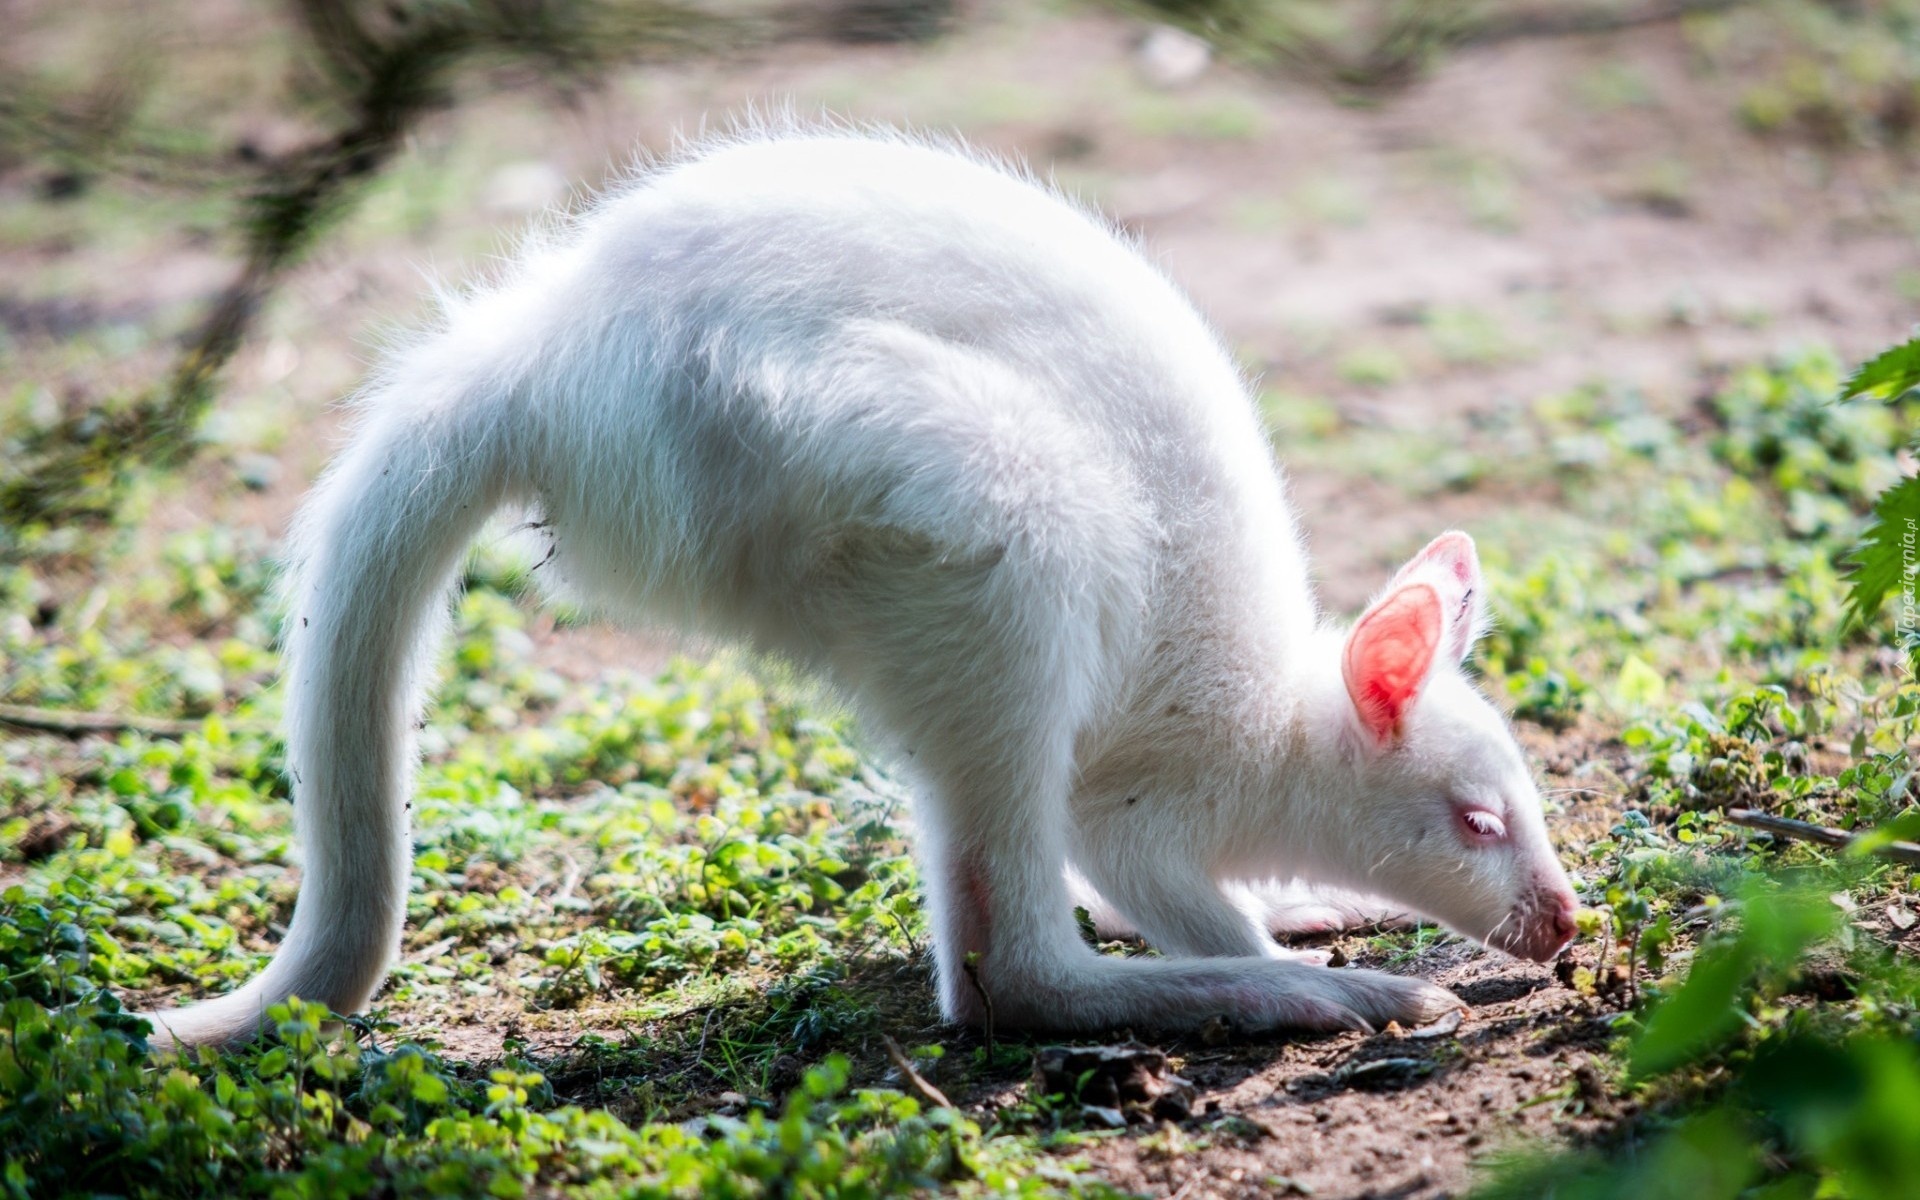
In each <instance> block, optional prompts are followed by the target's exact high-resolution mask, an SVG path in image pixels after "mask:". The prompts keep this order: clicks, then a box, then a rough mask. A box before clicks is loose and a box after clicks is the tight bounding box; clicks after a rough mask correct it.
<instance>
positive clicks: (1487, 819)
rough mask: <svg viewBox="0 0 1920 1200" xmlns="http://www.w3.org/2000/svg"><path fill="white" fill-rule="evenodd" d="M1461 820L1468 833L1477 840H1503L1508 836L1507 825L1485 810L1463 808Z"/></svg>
mask: <svg viewBox="0 0 1920 1200" xmlns="http://www.w3.org/2000/svg"><path fill="white" fill-rule="evenodd" d="M1460 820H1461V822H1462V823H1463V824H1465V825H1466V827H1467V832H1468V833H1471V834H1472V835H1473V836H1475V837H1477V838H1488V839H1493V838H1503V837H1505V836H1507V823H1506V822H1505V821H1502V820H1501V819H1500V818H1499V817H1496V816H1494V815H1493V814H1492V813H1490V812H1488V811H1487V810H1486V809H1484V808H1463V809H1461V810H1460Z"/></svg>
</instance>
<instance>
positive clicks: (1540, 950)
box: [1526, 891, 1580, 962]
mask: <svg viewBox="0 0 1920 1200" xmlns="http://www.w3.org/2000/svg"><path fill="white" fill-rule="evenodd" d="M1541 910H1542V911H1541V914H1540V924H1539V925H1538V927H1537V928H1536V930H1535V933H1534V936H1533V937H1531V938H1529V939H1527V940H1528V943H1529V944H1528V945H1527V947H1526V955H1527V957H1528V958H1531V959H1533V960H1534V961H1535V962H1549V961H1551V960H1552V959H1553V958H1554V957H1555V956H1557V955H1558V954H1559V953H1560V952H1561V951H1562V950H1565V949H1566V948H1567V943H1569V942H1571V941H1573V935H1574V934H1576V933H1578V932H1579V929H1580V927H1579V926H1578V925H1577V924H1576V923H1575V922H1574V915H1575V914H1576V913H1578V912H1579V911H1580V902H1579V901H1578V900H1576V899H1574V897H1573V893H1572V892H1565V891H1563V892H1559V893H1557V894H1550V895H1548V896H1546V897H1543V903H1542V904H1541Z"/></svg>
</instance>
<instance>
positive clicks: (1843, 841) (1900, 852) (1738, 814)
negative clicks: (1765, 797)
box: [1726, 808, 1920, 866]
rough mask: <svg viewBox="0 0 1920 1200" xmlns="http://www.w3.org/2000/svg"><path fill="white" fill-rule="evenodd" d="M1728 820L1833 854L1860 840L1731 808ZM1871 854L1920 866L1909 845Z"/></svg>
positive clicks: (1919, 851)
mask: <svg viewBox="0 0 1920 1200" xmlns="http://www.w3.org/2000/svg"><path fill="white" fill-rule="evenodd" d="M1726 816H1727V820H1729V821H1732V822H1733V823H1734V824H1735V825H1745V826H1746V827H1747V828H1749V829H1759V830H1763V831H1765V832H1767V833H1771V834H1773V835H1774V836H1776V837H1783V838H1793V839H1795V840H1797V841H1802V842H1818V843H1819V844H1820V845H1822V846H1832V847H1833V848H1834V849H1836V850H1845V849H1846V848H1847V847H1849V846H1851V845H1853V843H1854V842H1856V841H1858V840H1859V835H1858V834H1852V833H1848V832H1846V831H1845V830H1841V829H1828V828H1827V827H1826V826H1824V825H1814V824H1811V823H1809V822H1806V821H1795V820H1793V819H1792V818H1790V817H1776V816H1771V815H1769V814H1767V813H1763V812H1755V811H1754V810H1753V809H1750V808H1730V809H1728V810H1727V814H1726ZM1873 853H1875V854H1879V855H1882V856H1884V857H1886V858H1891V859H1893V860H1894V861H1896V862H1903V863H1906V864H1907V865H1909V866H1920V846H1916V845H1914V844H1913V843H1912V842H1888V843H1887V844H1886V845H1884V846H1875V847H1874V848H1873Z"/></svg>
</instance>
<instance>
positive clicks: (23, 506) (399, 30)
mask: <svg viewBox="0 0 1920 1200" xmlns="http://www.w3.org/2000/svg"><path fill="white" fill-rule="evenodd" d="M947 7H948V6H947V5H946V4H945V3H930V2H928V0H916V2H909V0H892V2H890V3H887V2H869V3H857V4H839V5H832V4H829V5H821V6H815V7H812V8H809V7H807V6H804V5H803V6H798V7H795V6H789V5H782V4H777V3H771V2H769V3H764V4H751V3H747V4H703V3H701V2H700V0H688V2H684V3H683V2H681V0H565V2H563V3H550V2H548V0H292V3H291V4H290V9H291V13H292V16H293V18H294V21H295V27H296V30H297V32H298V35H299V38H300V50H299V52H298V53H297V54H296V56H295V62H294V67H293V70H294V72H295V75H296V79H295V80H294V81H290V83H289V85H288V87H287V88H286V89H285V90H286V92H287V94H288V95H289V96H290V97H300V98H301V100H300V101H299V103H298V104H297V105H295V106H294V107H295V108H297V110H298V111H299V112H300V113H301V114H302V115H303V116H304V117H305V118H306V119H307V120H310V121H312V122H314V123H315V124H317V125H318V126H319V128H320V132H318V133H317V134H315V135H314V136H312V137H311V138H310V139H308V140H305V141H303V142H301V143H300V144H298V145H296V146H294V147H292V148H290V149H287V150H284V151H280V152H276V153H270V154H263V153H261V152H260V151H258V150H257V149H254V148H252V147H251V146H247V147H243V148H242V149H241V150H240V151H238V152H236V153H235V154H233V155H230V156H223V155H216V154H210V153H208V152H206V151H204V150H203V149H201V148H200V147H199V146H198V145H197V144H196V142H195V140H194V139H193V138H192V137H190V136H185V135H183V133H182V132H181V131H178V130H166V129H160V130H151V129H147V128H145V127H144V126H143V125H142V124H141V122H140V120H139V114H140V107H141V106H140V103H139V95H138V88H137V83H138V80H137V77H136V78H135V79H133V80H129V79H128V78H127V77H125V76H121V75H116V74H114V73H111V72H109V73H108V74H107V76H106V77H105V78H103V79H102V80H101V81H100V83H99V85H98V86H96V87H95V88H94V89H93V90H92V91H91V92H83V93H81V94H79V95H63V94H62V93H61V92H60V91H59V90H58V89H55V88H54V87H52V86H51V85H45V84H40V83H38V82H37V81H35V80H34V79H33V78H32V77H31V76H30V75H29V74H27V73H26V72H24V71H23V72H20V73H17V74H12V73H10V74H9V76H8V77H7V79H6V82H5V83H4V84H0V150H3V151H5V152H6V153H10V154H13V155H38V156H41V157H45V158H48V159H50V160H51V161H56V162H59V163H62V164H64V165H65V167H66V168H67V169H68V170H70V171H75V172H81V173H89V172H100V171H122V172H128V173H131V174H134V175H136V176H138V177H143V178H145V179H148V180H150V181H156V182H165V183H169V184H172V185H174V186H179V187H188V188H197V189H204V190H208V191H210V192H213V193H214V194H216V195H219V196H222V197H232V198H233V199H234V200H235V203H236V205H237V208H236V211H235V214H234V216H233V218H232V225H233V227H234V229H235V231H236V232H237V236H238V240H239V242H240V248H239V250H240V257H241V260H242V262H241V266H240V268H239V270H238V273H237V274H236V275H235V277H234V279H233V281H232V282H231V283H230V284H229V285H228V286H227V287H226V289H225V290H224V291H223V292H222V293H221V295H220V296H219V298H218V299H217V300H216V301H215V302H214V303H213V304H212V306H211V308H210V310H209V311H208V312H207V313H206V314H205V316H203V317H202V318H201V319H200V320H199V322H198V323H197V325H196V326H195V328H194V329H193V330H192V331H191V332H190V333H189V334H188V335H187V337H186V339H185V342H184V344H183V346H182V349H181V351H180V353H179V355H178V357H177V359H176V360H175V364H174V367H173V370H172V372H171V374H170V375H169V377H168V378H167V379H166V380H164V381H163V382H161V383H158V384H156V385H154V386H152V387H149V388H146V389H144V390H140V391H137V392H136V393H134V394H129V395H121V396H116V397H113V398H110V399H108V400H106V401H105V402H102V403H97V404H94V405H90V406H88V407H86V408H84V409H82V410H81V411H78V412H74V413H69V414H66V415H64V416H62V417H60V418H59V419H57V420H54V421H52V422H49V423H46V424H43V425H38V426H35V427H32V428H28V429H26V430H24V431H16V432H15V433H14V435H13V436H10V437H9V439H8V444H7V446H6V450H7V453H6V455H5V458H4V465H3V466H0V525H5V526H19V525H26V524H59V523H62V522H68V521H74V520H105V519H110V518H112V517H113V516H114V515H116V513H117V512H118V510H119V509H120V507H121V505H122V503H123V502H124V500H125V497H126V489H127V487H128V485H129V482H130V480H129V472H130V471H132V470H133V469H135V468H137V467H140V466H154V467H159V468H162V469H166V468H170V467H175V466H178V465H179V464H180V463H182V462H184V461H185V460H186V459H187V458H189V457H190V456H191V455H192V454H193V453H194V451H195V449H196V438H197V434H198V431H199V428H200V424H201V421H202V419H203V418H204V416H205V415H206V412H207V410H208V408H209V407H210V405H211V404H212V402H213V399H214V396H215V388H216V383H217V380H218V377H219V374H220V371H221V369H222V368H223V367H224V366H225V365H226V364H227V362H228V360H229V359H231V358H232V356H233V354H234V352H235V351H236V350H237V349H238V348H239V346H240V345H241V343H242V342H243V341H244V339H245V338H246V337H247V335H248V333H249V332H250V330H251V329H252V327H253V325H254V322H255V319H256V317H257V316H258V314H259V311H260V308H261V306H262V304H263V303H264V302H265V300H266V299H267V297H268V296H269V295H270V294H271V292H272V290H273V288H274V287H275V286H276V284H277V283H278V282H279V279H280V277H281V275H282V273H283V272H284V271H285V269H286V268H287V267H288V266H289V265H290V264H291V263H293V262H295V261H297V260H298V258H299V257H300V256H301V255H302V253H304V252H305V251H306V250H307V249H308V248H309V247H310V246H311V245H312V244H313V242H314V240H315V239H316V238H318V237H320V236H321V235H322V234H323V233H324V232H325V231H326V230H327V228H328V227H329V226H330V225H331V224H333V223H334V222H335V221H336V220H337V219H338V218H339V216H340V215H341V214H342V213H344V212H345V211H346V210H347V209H348V208H350V207H351V206H352V204H353V203H354V202H355V201H356V200H357V199H358V198H359V196H360V195H361V194H362V192H363V190H364V189H363V186H362V185H363V184H364V183H365V182H366V181H368V180H369V179H371V178H372V177H373V176H375V175H376V174H377V173H378V172H380V170H381V169H382V168H383V167H385V166H386V165H387V163H388V162H389V161H390V160H391V159H392V157H393V156H394V154H395V153H396V151H397V150H398V149H399V148H400V146H401V145H402V144H403V141H404V139H405V137H406V135H407V134H408V132H409V131H410V130H412V129H413V128H414V127H415V126H416V125H418V123H419V122H420V121H421V120H422V118H423V117H425V116H426V115H427V114H429V113H431V112H433V111H435V110H437V109H439V108H442V107H444V106H446V105H447V104H449V103H450V102H452V99H453V97H454V95H455V89H456V86H457V84H458V83H459V82H460V81H461V80H462V79H463V78H466V77H467V76H470V75H474V74H476V73H479V72H482V71H486V70H491V71H493V72H494V73H495V74H496V75H497V74H499V73H500V72H501V71H502V70H503V69H506V68H518V69H521V70H523V71H530V72H532V74H533V75H534V77H536V78H538V79H540V80H541V81H543V82H545V83H546V84H547V85H549V86H550V87H552V88H555V89H557V90H558V91H560V92H561V93H562V94H565V93H567V92H568V91H572V90H578V89H582V88H587V87H591V86H593V85H594V84H595V83H596V82H597V81H598V80H599V79H600V78H601V77H602V75H603V74H604V73H605V72H606V71H607V70H609V69H610V68H611V67H613V66H615V65H617V64H624V63H631V62H635V61H647V60H657V59H665V58H676V57H678V58H684V57H686V56H689V55H694V54H716V53H723V52H729V51H740V50H744V49H748V48H750V47H756V46H764V45H767V44H770V43H773V42H777V41H781V40H788V39H793V38H801V37H819V36H837V37H854V38H861V39H865V38H876V37H925V36H931V35H932V34H933V33H935V32H937V31H938V30H939V29H940V28H942V27H943V25H944V21H945V16H946V12H947ZM290 103H291V102H290ZM4 549H5V547H3V546H0V550H4Z"/></svg>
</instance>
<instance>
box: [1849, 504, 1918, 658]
mask: <svg viewBox="0 0 1920 1200" xmlns="http://www.w3.org/2000/svg"><path fill="white" fill-rule="evenodd" d="M1844 565H1845V567H1846V572H1847V623H1848V625H1850V626H1852V627H1854V628H1864V627H1865V626H1866V625H1867V623H1868V622H1869V621H1871V620H1872V619H1873V618H1874V617H1876V616H1878V615H1879V612H1880V606H1881V604H1882V603H1884V602H1885V600H1886V598H1887V596H1888V595H1889V594H1890V593H1899V594H1900V595H1901V596H1902V597H1903V603H1904V597H1905V596H1906V595H1908V594H1909V593H1910V591H1911V589H1912V587H1913V584H1914V579H1915V576H1914V574H1913V570H1914V567H1915V566H1916V565H1920V476H1913V477H1909V478H1906V479H1903V480H1901V481H1900V482H1899V483H1897V484H1895V485H1894V486H1892V487H1890V488H1888V489H1887V490H1886V491H1885V492H1882V493H1881V494H1880V499H1879V500H1878V501H1877V502H1876V503H1875V504H1874V506H1873V524H1872V525H1870V526H1869V527H1868V528H1867V532H1866V534H1865V536H1863V537H1862V538H1861V541H1860V544H1859V545H1858V546H1855V547H1854V548H1853V551H1852V552H1851V553H1850V554H1849V555H1848V556H1847V560H1846V563H1845V564H1844ZM1906 628H1907V630H1908V637H1909V639H1911V638H1912V636H1913V634H1912V627H1911V624H1909V625H1908V626H1907V627H1906ZM1915 648H1916V647H1915V644H1914V642H1913V641H1911V640H1909V641H1908V642H1907V645H1906V647H1905V649H1906V650H1907V651H1908V652H1909V653H1912V652H1913V651H1914V650H1915Z"/></svg>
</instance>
